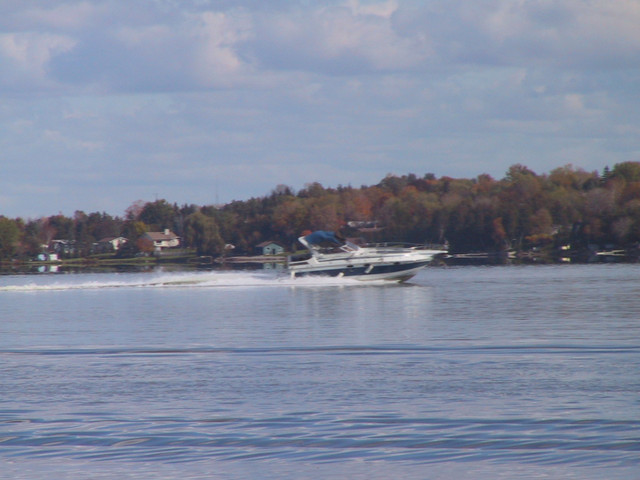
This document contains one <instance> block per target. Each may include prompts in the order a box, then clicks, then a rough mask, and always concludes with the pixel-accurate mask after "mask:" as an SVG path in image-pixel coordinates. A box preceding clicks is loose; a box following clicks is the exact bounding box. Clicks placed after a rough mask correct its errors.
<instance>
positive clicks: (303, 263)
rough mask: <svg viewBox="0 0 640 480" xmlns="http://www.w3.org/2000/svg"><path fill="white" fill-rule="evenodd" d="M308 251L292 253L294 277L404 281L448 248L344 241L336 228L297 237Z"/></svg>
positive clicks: (290, 269) (292, 272)
mask: <svg viewBox="0 0 640 480" xmlns="http://www.w3.org/2000/svg"><path fill="white" fill-rule="evenodd" d="M298 241H299V242H300V243H301V244H302V245H304V246H305V248H306V249H307V250H308V253H307V254H306V255H304V256H295V255H292V256H289V257H288V259H287V269H288V271H289V272H290V274H291V276H292V277H293V278H295V277H298V276H305V275H325V276H331V277H349V278H353V279H356V280H391V281H396V282H403V281H405V280H408V279H410V278H411V277H413V276H414V275H415V274H416V273H418V271H419V270H420V269H422V268H424V267H426V266H427V265H428V264H429V263H431V261H432V260H433V259H434V258H435V257H436V256H437V255H444V254H446V253H447V250H446V249H436V248H428V247H424V246H411V247H407V246H394V245H388V244H384V245H372V246H359V245H356V244H354V243H352V242H349V241H342V240H340V239H338V238H337V237H336V235H335V234H334V233H333V232H325V231H317V232H314V233H312V234H310V235H307V236H303V237H300V238H298Z"/></svg>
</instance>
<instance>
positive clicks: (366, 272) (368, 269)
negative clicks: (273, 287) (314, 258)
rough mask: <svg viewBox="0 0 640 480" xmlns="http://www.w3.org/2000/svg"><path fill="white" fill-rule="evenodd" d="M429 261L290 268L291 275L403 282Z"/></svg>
mask: <svg viewBox="0 0 640 480" xmlns="http://www.w3.org/2000/svg"><path fill="white" fill-rule="evenodd" d="M429 263H430V261H422V262H410V263H392V264H379V265H374V266H371V265H363V266H353V267H327V268H319V267H311V268H309V269H304V268H300V269H295V270H292V269H290V272H291V276H292V277H306V276H325V277H344V278H350V279H353V280H360V281H377V280H387V281H395V282H404V281H406V280H409V279H410V278H412V277H413V276H415V275H416V274H417V273H418V272H419V271H420V270H422V269H423V268H424V267H426V266H427V265H428V264H429Z"/></svg>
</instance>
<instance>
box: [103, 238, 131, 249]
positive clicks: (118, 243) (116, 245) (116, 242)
mask: <svg viewBox="0 0 640 480" xmlns="http://www.w3.org/2000/svg"><path fill="white" fill-rule="evenodd" d="M127 241H128V240H127V239H126V238H124V237H105V238H102V239H100V240H98V242H97V244H96V247H97V249H98V250H99V251H102V252H117V251H118V250H120V247H122V246H123V245H124V244H125V243H127Z"/></svg>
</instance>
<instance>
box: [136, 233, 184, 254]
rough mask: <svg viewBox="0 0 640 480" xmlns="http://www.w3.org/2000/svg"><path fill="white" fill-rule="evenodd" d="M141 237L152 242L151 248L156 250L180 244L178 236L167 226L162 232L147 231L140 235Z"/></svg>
mask: <svg viewBox="0 0 640 480" xmlns="http://www.w3.org/2000/svg"><path fill="white" fill-rule="evenodd" d="M142 238H145V239H147V240H150V241H151V242H153V248H154V249H155V251H156V252H159V251H161V250H162V249H163V248H174V247H179V246H180V237H178V236H177V235H176V234H175V233H173V232H172V231H171V230H169V229H168V228H166V229H165V230H164V232H147V233H145V234H144V235H142Z"/></svg>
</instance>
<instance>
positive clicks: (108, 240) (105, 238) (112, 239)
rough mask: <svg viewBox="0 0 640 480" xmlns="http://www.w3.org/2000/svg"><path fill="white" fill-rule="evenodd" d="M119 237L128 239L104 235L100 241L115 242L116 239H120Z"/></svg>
mask: <svg viewBox="0 0 640 480" xmlns="http://www.w3.org/2000/svg"><path fill="white" fill-rule="evenodd" d="M118 239H122V240H126V238H124V237H104V238H101V239H100V240H98V243H107V242H113V241H114V240H118Z"/></svg>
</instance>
